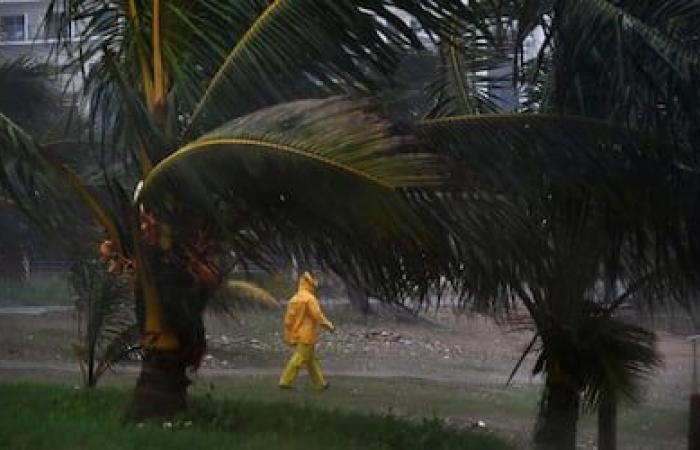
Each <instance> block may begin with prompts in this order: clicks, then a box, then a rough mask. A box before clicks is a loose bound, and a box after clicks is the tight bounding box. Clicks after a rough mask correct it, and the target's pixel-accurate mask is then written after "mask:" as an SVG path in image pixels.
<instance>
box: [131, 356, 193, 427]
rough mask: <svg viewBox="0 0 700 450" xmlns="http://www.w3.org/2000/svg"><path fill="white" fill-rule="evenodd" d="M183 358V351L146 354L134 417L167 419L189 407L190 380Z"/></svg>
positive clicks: (132, 408) (134, 401)
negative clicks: (188, 390) (188, 389)
mask: <svg viewBox="0 0 700 450" xmlns="http://www.w3.org/2000/svg"><path fill="white" fill-rule="evenodd" d="M183 356H184V355H183V354H182V352H161V351H156V350H153V351H149V352H147V353H146V354H145V355H144V357H143V360H142V361H141V374H140V375H139V379H138V381H137V382H136V389H135V391H134V398H133V403H132V406H131V415H132V417H133V418H135V419H144V418H149V417H168V416H172V415H173V414H176V413H178V412H181V411H183V410H185V409H186V408H187V387H188V386H189V385H190V380H189V379H188V378H187V376H186V374H185V369H186V367H187V362H186V360H185V358H184V357H183Z"/></svg>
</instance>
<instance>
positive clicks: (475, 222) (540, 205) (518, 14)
mask: <svg viewBox="0 0 700 450" xmlns="http://www.w3.org/2000/svg"><path fill="white" fill-rule="evenodd" d="M501 3H504V2H501ZM505 3H509V2H505ZM513 12H514V14H513V15H511V16H510V17H507V15H504V20H505V21H507V20H511V21H513V22H515V21H516V19H517V23H518V24H519V27H520V29H519V34H518V42H517V44H518V50H517V52H516V55H517V56H520V55H522V54H523V53H524V51H523V47H524V41H525V39H526V38H527V37H528V35H529V33H530V32H531V31H532V30H533V29H535V28H539V29H540V30H542V31H543V34H544V42H543V43H542V45H541V49H540V53H539V56H538V57H537V58H536V59H535V61H534V62H533V63H531V65H532V66H534V68H533V69H532V70H528V71H520V70H518V72H517V74H518V75H522V74H525V73H527V75H528V76H529V77H532V76H533V73H534V80H535V82H536V83H539V84H540V87H539V89H538V91H539V92H541V93H542V94H543V95H542V96H541V98H540V105H539V108H537V109H538V110H539V111H540V112H543V113H548V115H544V114H542V115H526V116H521V117H518V116H511V117H503V116H501V117H491V118H483V117H482V118H476V117H474V116H473V115H469V113H470V111H463V112H462V114H465V113H466V114H467V115H463V116H450V115H449V114H448V115H447V117H441V118H437V119H433V120H427V121H424V122H423V123H422V124H421V125H420V126H419V134H422V135H423V140H424V141H425V142H427V143H430V144H431V145H434V146H435V149H436V151H443V152H445V151H447V152H451V153H452V155H453V156H454V157H455V158H457V159H460V160H462V161H463V162H464V163H465V166H466V168H467V169H468V171H467V172H466V177H467V178H466V179H467V183H466V184H467V192H469V193H470V194H469V195H467V196H465V195H463V194H462V195H460V196H451V198H448V197H444V198H442V199H440V200H441V201H442V202H443V203H445V205H446V207H445V208H443V209H442V214H443V215H445V216H449V215H452V216H456V220H455V221H454V222H453V223H452V226H453V227H455V229H458V231H457V232H456V234H457V235H458V236H460V239H461V240H462V241H464V242H466V243H467V245H464V249H463V250H462V252H461V255H460V257H461V258H472V259H477V258H478V260H479V261H481V264H479V265H476V266H475V267H472V270H471V271H469V270H465V271H464V278H463V282H462V286H461V289H463V290H465V291H466V292H471V291H476V292H478V293H479V294H480V296H470V297H468V298H469V299H470V300H473V299H475V298H476V299H481V300H482V301H491V302H495V301H497V300H498V299H499V298H506V299H510V300H513V301H515V300H518V301H521V302H522V303H523V304H524V305H525V307H526V309H527V310H528V312H529V314H530V316H531V319H532V321H533V324H534V326H535V329H536V330H537V335H536V337H537V338H538V340H539V341H540V343H541V347H540V351H539V358H538V362H537V364H536V367H535V371H536V372H542V373H544V375H545V389H544V391H543V397H542V401H541V404H540V413H539V418H538V421H537V425H536V429H535V441H536V443H537V444H538V447H540V448H544V449H549V448H552V449H553V448H556V449H563V448H574V445H575V430H576V419H577V414H578V410H579V405H580V394H581V393H585V394H586V397H585V398H586V399H587V402H588V403H589V404H591V405H594V406H595V405H602V406H603V407H602V408H601V417H603V418H604V417H605V411H611V408H610V404H611V402H614V401H616V400H617V399H619V398H623V397H628V398H634V395H635V385H636V381H638V380H639V378H640V376H641V375H644V374H648V373H649V371H650V370H651V369H653V367H654V366H655V365H656V364H657V363H658V357H657V356H656V355H655V353H654V351H653V336H652V335H651V334H650V333H649V332H647V331H645V330H642V329H639V328H637V327H634V326H631V325H629V324H625V323H623V322H619V321H618V320H616V319H615V318H614V315H613V314H614V312H615V310H616V309H617V308H618V307H619V306H620V305H621V304H623V303H624V302H626V301H630V300H632V299H634V298H635V296H636V297H647V298H648V297H649V295H653V296H652V299H653V300H654V301H655V302H658V301H663V300H664V299H665V298H668V297H674V296H675V297H677V298H683V297H684V295H683V292H682V290H681V289H680V288H681V287H683V286H684V285H686V284H688V281H691V283H690V284H691V285H692V284H695V283H694V280H695V279H696V278H697V273H696V270H695V269H694V268H693V266H694V262H695V261H697V259H696V256H695V255H697V250H696V249H695V248H696V247H695V243H694V241H695V239H694V238H693V237H692V235H693V233H694V231H692V230H695V228H696V223H694V222H693V220H694V219H693V218H694V217H696V214H697V207H696V199H697V195H698V192H697V181H698V180H697V176H696V173H697V172H696V169H695V168H696V163H695V161H696V156H695V155H696V154H697V145H698V142H700V141H699V140H698V138H697V134H696V129H697V127H696V126H695V125H694V124H697V105H698V103H697V99H698V94H699V93H700V90H698V87H697V79H698V75H699V74H698V69H699V68H700V65H698V61H700V52H699V51H698V47H697V39H696V34H697V30H696V29H695V28H693V27H692V25H691V24H692V23H695V22H696V20H697V17H698V13H699V12H700V10H698V5H697V3H696V2H692V1H680V0H679V1H673V2H651V1H650V2H608V1H604V0H586V1H566V0H561V1H555V2H540V1H536V0H534V1H526V2H522V4H521V5H520V8H518V9H515V10H514V11H513V10H511V11H510V13H511V14H512V13H513ZM517 62H518V63H520V62H521V61H520V60H518V61H517ZM516 68H517V66H516ZM463 78H464V77H463ZM521 81H527V82H532V80H531V78H528V79H527V80H521ZM453 97H454V98H455V99H459V98H467V97H468V93H467V92H462V93H461V94H460V93H457V94H453ZM571 115H576V116H589V117H593V118H595V119H602V120H605V121H606V122H607V123H604V122H597V121H595V120H590V119H581V118H575V117H571ZM567 117H568V118H567ZM489 120H490V122H491V126H490V127H488V128H487V127H486V126H485V124H486V122H485V121H489ZM611 123H612V124H617V125H611ZM615 126H619V127H620V128H615ZM506 128H512V129H513V130H514V131H515V130H519V132H520V133H522V134H521V137H520V138H517V136H513V134H512V133H507V132H506V130H505V129H506ZM625 128H626V129H628V130H629V131H625ZM535 129H539V130H540V133H534V132H533V131H534V130H535ZM567 135H568V137H567ZM514 137H515V139H514ZM488 142H490V145H488V144H487V143H488ZM455 211H459V213H458V214H456V215H455V214H454V212H455ZM484 223H486V224H489V225H490V226H489V227H488V228H486V229H484V228H485V227H484V226H483V224H484ZM460 227H462V228H463V229H462V230H459V228H460ZM479 227H481V229H480V228H479ZM493 228H496V229H497V230H499V233H494V230H493ZM478 233H482V236H483V239H484V240H488V242H489V243H491V244H493V245H492V248H491V251H490V254H484V253H483V252H481V251H474V249H473V248H472V247H471V243H472V242H474V241H475V240H477V239H475V234H478ZM494 234H497V237H496V238H495V239H490V240H489V235H491V236H493V235H494ZM674 277H675V278H676V279H675V282H673V283H671V282H669V280H670V279H672V278H674ZM642 291H647V292H646V293H645V294H646V295H644V296H643V295H641V294H642ZM650 291H651V292H650ZM654 294H655V295H654ZM674 294H676V295H674ZM686 298H687V297H686ZM534 343H535V342H534V341H533V345H534ZM603 440H604V441H606V442H601V446H602V447H601V448H605V445H606V443H608V444H609V443H611V442H614V440H613V439H610V437H609V436H608V437H607V438H606V439H603ZM607 448H612V447H610V446H609V447H607Z"/></svg>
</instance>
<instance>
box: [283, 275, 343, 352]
mask: <svg viewBox="0 0 700 450" xmlns="http://www.w3.org/2000/svg"><path fill="white" fill-rule="evenodd" d="M317 287H318V282H317V281H316V280H315V279H314V278H313V276H311V274H310V273H309V272H304V273H303V274H302V275H301V277H299V289H298V290H297V293H296V294H294V296H293V297H292V298H291V300H289V304H288V305H287V311H286V313H285V315H284V340H285V342H287V343H288V344H290V345H295V344H307V345H311V344H315V343H316V341H317V340H318V327H319V325H320V326H324V327H326V328H328V329H329V330H331V331H332V330H333V329H334V327H333V324H332V323H331V322H330V321H329V320H328V319H327V318H326V316H325V315H323V311H321V306H320V305H319V304H318V299H316V296H315V295H314V293H315V291H316V288H317Z"/></svg>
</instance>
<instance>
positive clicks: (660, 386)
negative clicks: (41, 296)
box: [0, 303, 691, 450]
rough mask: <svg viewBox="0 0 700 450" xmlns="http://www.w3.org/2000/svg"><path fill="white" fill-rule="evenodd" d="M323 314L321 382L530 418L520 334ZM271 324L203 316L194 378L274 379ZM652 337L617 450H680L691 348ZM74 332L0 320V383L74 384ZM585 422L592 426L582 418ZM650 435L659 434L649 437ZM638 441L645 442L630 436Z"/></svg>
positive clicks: (468, 322)
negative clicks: (427, 388) (495, 408)
mask: <svg viewBox="0 0 700 450" xmlns="http://www.w3.org/2000/svg"><path fill="white" fill-rule="evenodd" d="M326 309H327V314H328V316H329V317H330V318H331V319H332V320H333V321H334V322H335V323H336V325H337V327H338V331H337V332H336V333H335V334H324V335H323V337H322V340H321V342H320V344H319V345H318V350H317V351H318V353H319V355H320V357H321V359H322V364H323V366H324V369H325V370H326V371H327V372H328V374H329V375H330V376H331V377H332V376H334V375H341V374H342V375H344V376H365V377H380V378H386V379H397V380H399V379H401V378H411V379H425V380H431V381H434V382H435V383H448V384H451V385H460V386H467V387H469V386H479V387H480V389H481V388H484V387H488V389H499V390H500V389H503V390H507V389H519V388H525V389H530V388H531V390H532V392H533V395H532V396H531V397H532V398H531V403H532V408H530V409H531V410H534V409H535V408H536V400H537V395H536V392H537V389H538V388H539V384H540V380H539V378H533V377H532V376H531V375H530V370H531V368H532V365H533V361H532V358H528V359H527V360H526V361H525V362H524V364H523V366H522V368H521V370H520V371H519V373H518V374H517V376H516V377H515V380H514V387H508V388H506V387H505V383H506V380H507V378H508V375H509V374H510V372H511V370H512V369H513V366H514V364H515V363H516V361H517V360H518V358H519V356H520V354H521V352H522V351H523V349H524V348H525V347H526V346H527V344H528V343H529V342H530V339H531V338H532V331H530V330H526V329H525V330H523V329H520V330H514V329H513V327H509V326H507V325H499V324H496V323H494V321H493V320H491V319H488V318H484V317H481V316H465V315H461V316H455V315H454V314H453V312H452V311H451V310H450V309H448V308H444V309H441V310H439V311H435V310H431V311H428V312H425V313H422V314H421V315H420V316H419V317H413V316H410V315H408V314H405V313H400V312H397V311H396V310H394V309H389V308H386V307H377V306H375V311H374V314H373V315H371V316H369V317H363V316H360V315H358V314H356V313H354V312H353V311H352V310H351V309H350V308H349V305H347V304H342V303H340V304H333V305H326ZM281 317H282V311H281V310H275V311H264V312H261V311H247V312H239V313H236V315H235V317H233V318H231V317H227V316H213V315H212V316H208V317H207V332H208V335H207V338H208V343H209V344H208V345H209V348H208V352H207V354H206V356H205V359H204V361H203V365H202V373H203V374H205V375H206V374H210V375H212V376H219V377H220V376H226V374H229V373H230V374H234V373H237V374H246V373H250V374H267V375H270V376H272V375H274V374H276V373H277V372H278V371H279V370H280V368H281V366H282V365H283V364H284V362H285V360H286V358H287V357H288V355H289V353H290V350H289V348H288V347H287V346H286V345H284V344H283V343H282V340H281V336H280V322H281ZM657 325H658V324H657ZM657 329H658V330H657V331H658V337H659V341H658V346H659V350H660V352H661V353H662V354H663V357H664V367H663V368H662V369H661V370H660V371H659V372H658V374H657V376H656V377H654V378H653V379H651V380H649V381H648V383H647V390H646V395H645V398H644V401H643V403H642V404H641V405H637V406H634V407H627V410H629V411H630V414H636V415H634V417H633V418H630V419H629V420H627V422H626V423H627V425H625V426H623V427H621V435H620V436H621V439H620V441H621V445H620V448H622V449H650V450H651V449H681V448H685V444H684V439H685V429H686V428H685V427H686V426H687V413H686V410H687V408H686V405H687V398H688V391H689V385H690V379H691V360H690V357H691V347H690V344H689V342H688V341H687V340H686V337H685V334H684V333H677V332H669V331H668V327H661V326H657ZM76 330H77V325H76V323H75V315H74V313H72V312H69V311H64V312H55V313H46V314H40V315H17V314H11V315H8V314H5V315H4V314H0V343H1V344H2V345H0V381H2V380H16V379H18V378H19V379H21V378H24V377H27V376H32V377H33V378H40V379H51V378H52V377H63V378H65V377H66V376H67V375H66V373H69V372H70V373H71V374H72V375H71V376H75V372H76V370H77V365H76V363H75V357H74V355H73V350H72V343H73V342H75V339H76ZM675 331H678V330H675ZM684 331H686V330H684ZM686 332H687V331H686ZM137 364H138V363H137V362H133V363H132V364H131V367H130V368H129V367H127V368H126V369H123V370H122V373H131V374H132V376H133V373H134V372H135V370H137ZM61 374H62V375H61ZM76 378H77V377H76ZM528 392H529V391H528ZM427 407H428V405H426V408H427ZM503 417H504V418H502V420H501V423H500V425H498V426H496V428H497V429H501V430H503V431H504V432H506V433H510V434H514V433H515V434H517V433H526V432H527V430H528V429H529V428H530V427H531V421H532V417H516V415H515V414H514V415H513V417H512V418H510V419H509V418H508V412H507V411H505V412H504V414H503ZM450 419H455V418H448V420H450ZM455 420H457V421H459V417H457V418H456V419H455ZM586 420H587V421H588V422H592V419H591V418H588V419H586ZM679 421H680V422H684V423H679ZM585 427H588V428H587V431H586V430H585V429H584V431H583V432H582V433H581V437H580V439H579V440H580V441H581V448H595V445H594V443H593V442H594V441H595V435H594V424H592V423H589V424H588V425H585ZM585 427H584V428H585ZM654 427H664V430H663V431H662V432H659V433H655V432H654ZM641 432H644V433H643V434H645V435H646V434H648V435H649V436H652V439H646V438H645V439H641V438H638V437H636V436H635V435H636V434H639V433H641ZM654 436H656V440H655V439H654Z"/></svg>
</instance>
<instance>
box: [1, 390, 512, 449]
mask: <svg viewBox="0 0 700 450" xmlns="http://www.w3.org/2000/svg"><path fill="white" fill-rule="evenodd" d="M0 398H2V403H3V407H2V408H0V448H8V449H13V450H24V449H27V450H29V449H31V450H43V449H51V450H61V449H71V450H72V449H77V450H82V449H85V450H88V449H100V450H118V449H133V448H148V449H154V450H158V449H168V450H177V449H188V450H189V449H193V448H197V449H202V450H207V449H241V450H242V449H246V450H262V449H271V448H275V449H282V450H286V449H289V450H291V449H304V450H315V449H319V450H320V449H324V450H350V449H358V448H362V449H369V450H373V449H376V450H390V449H396V450H412V449H415V450H418V449H428V448H429V449H443V450H452V449H465V450H466V449H475V450H476V449H478V450H505V449H509V448H510V447H509V446H508V444H506V443H505V442H503V441H502V440H501V439H499V438H498V437H495V436H493V435H491V434H487V433H480V432H467V431H454V430H447V429H445V428H444V427H443V426H442V424H441V423H440V422H439V421H437V420H423V421H421V422H409V421H407V420H404V419H401V418H398V417H395V416H392V415H377V414H374V415H366V414H360V413H357V412H348V411H344V412H341V411H338V410H333V411H329V410H324V409H321V408H318V407H316V406H313V405H310V404H301V405H300V404H293V403H290V402H281V401H273V402H261V401H259V400H250V399H227V400H211V399H208V398H207V397H206V396H201V395H200V396H196V397H195V400H194V402H193V404H192V408H191V410H190V412H188V413H187V415H185V416H183V417H182V418H180V419H179V420H178V421H175V422H173V423H172V427H167V428H166V427H164V424H163V423H161V422H148V423H145V424H135V423H131V422H128V421H125V420H124V419H123V412H124V411H125V410H126V406H127V403H128V400H129V394H128V391H127V390H125V389H119V388H102V389H99V390H93V391H86V390H74V389H72V388H70V387H65V386H58V385H45V384H27V383H8V384H2V385H0ZM190 421H191V423H192V425H191V426H187V425H188V424H189V422H190Z"/></svg>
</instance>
